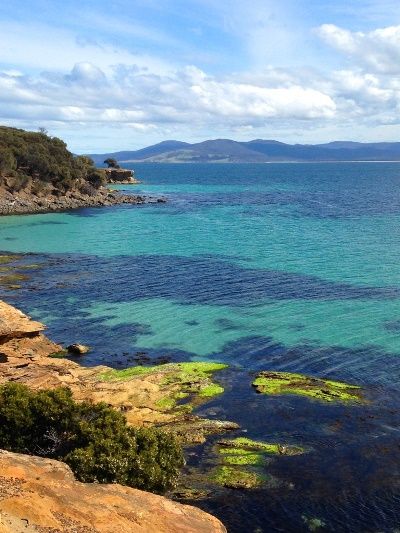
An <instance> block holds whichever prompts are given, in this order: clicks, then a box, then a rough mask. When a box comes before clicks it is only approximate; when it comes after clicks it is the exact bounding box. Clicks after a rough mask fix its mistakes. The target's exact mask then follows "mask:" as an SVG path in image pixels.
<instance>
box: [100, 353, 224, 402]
mask: <svg viewBox="0 0 400 533" xmlns="http://www.w3.org/2000/svg"><path fill="white" fill-rule="evenodd" d="M224 368H227V365H225V364H222V363H209V362H197V363H195V362H189V363H167V364H164V365H156V366H134V367H130V368H126V369H124V370H114V369H112V370H108V371H106V372H103V373H101V374H100V375H99V378H100V380H102V381H124V380H128V379H131V378H134V377H136V376H151V375H154V376H159V381H158V382H159V384H160V386H161V389H165V395H164V396H163V397H162V398H160V399H159V400H158V401H157V403H156V405H155V407H156V408H157V409H158V410H160V411H171V410H173V409H176V410H179V411H180V412H191V411H192V410H193V407H194V406H193V405H192V403H185V404H178V402H179V400H182V399H184V398H187V397H189V396H191V395H194V396H196V397H198V398H199V399H201V398H212V397H214V396H216V395H218V394H222V393H223V392H224V388H223V387H222V386H221V385H218V384H217V383H214V382H213V381H211V377H212V374H213V373H214V372H217V371H219V370H223V369H224Z"/></svg>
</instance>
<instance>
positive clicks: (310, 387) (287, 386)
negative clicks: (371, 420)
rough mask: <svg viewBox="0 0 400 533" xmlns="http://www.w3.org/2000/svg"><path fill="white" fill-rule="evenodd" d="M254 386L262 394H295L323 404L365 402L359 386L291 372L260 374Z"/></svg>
mask: <svg viewBox="0 0 400 533" xmlns="http://www.w3.org/2000/svg"><path fill="white" fill-rule="evenodd" d="M252 385H253V387H255V389H256V390H257V392H260V393H261V394H274V395H283V394H295V395H298V396H307V397H308V398H313V399H316V400H320V401H323V402H362V401H363V397H362V390H361V387H359V386H357V385H350V384H348V383H343V382H341V381H331V380H328V379H323V378H316V377H311V376H305V375H303V374H292V373H290V372H260V373H259V374H258V375H257V377H256V379H255V380H254V381H253V383H252Z"/></svg>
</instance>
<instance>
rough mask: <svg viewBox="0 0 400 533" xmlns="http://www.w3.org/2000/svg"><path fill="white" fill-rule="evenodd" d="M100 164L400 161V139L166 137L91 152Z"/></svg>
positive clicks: (95, 160) (92, 156) (91, 155)
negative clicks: (286, 140)
mask: <svg viewBox="0 0 400 533" xmlns="http://www.w3.org/2000/svg"><path fill="white" fill-rule="evenodd" d="M88 155H90V157H91V158H92V159H93V160H94V162H95V163H96V164H97V165H101V164H103V162H104V160H105V159H106V158H108V157H112V158H114V159H116V160H117V161H118V162H119V163H135V162H146V163H269V162H290V161H292V162H307V161H309V162H317V161H400V142H380V143H359V142H350V141H334V142H330V143H326V144H285V143H282V142H279V141H273V140H262V139H256V140H253V141H247V142H238V141H232V140H230V139H215V140H208V141H203V142H200V143H194V144H190V143H186V142H181V141H163V142H160V143H158V144H154V145H152V146H148V147H147V148H142V149H140V150H134V151H130V150H125V151H121V152H113V153H106V154H88Z"/></svg>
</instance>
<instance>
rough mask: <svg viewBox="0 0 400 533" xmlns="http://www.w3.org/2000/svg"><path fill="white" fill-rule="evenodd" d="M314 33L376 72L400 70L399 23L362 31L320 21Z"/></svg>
mask: <svg viewBox="0 0 400 533" xmlns="http://www.w3.org/2000/svg"><path fill="white" fill-rule="evenodd" d="M317 33H318V35H319V36H320V37H321V38H322V39H323V40H324V41H325V42H326V43H327V44H329V45H330V46H332V47H333V48H335V49H336V50H339V51H340V52H343V53H344V54H346V55H347V56H348V58H349V59H351V60H353V61H355V62H356V63H358V64H360V65H362V66H365V67H368V68H369V69H372V70H373V71H375V72H380V73H385V74H400V26H390V27H387V28H379V29H376V30H373V31H370V32H367V33H364V32H361V31H359V32H352V31H349V30H346V29H343V28H340V27H338V26H335V25H334V24H323V25H322V26H320V27H319V28H318V29H317Z"/></svg>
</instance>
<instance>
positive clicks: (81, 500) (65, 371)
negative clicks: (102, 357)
mask: <svg viewBox="0 0 400 533" xmlns="http://www.w3.org/2000/svg"><path fill="white" fill-rule="evenodd" d="M44 329H45V326H44V325H43V324H41V323H40V322H36V321H33V320H31V319H30V318H29V317H28V316H27V315H25V314H24V313H22V312H21V311H19V310H18V309H16V308H14V307H12V306H11V305H8V304H6V303H5V302H2V301H0V384H4V383H8V382H10V381H12V382H14V383H23V384H25V385H28V386H29V387H30V388H31V389H32V390H40V389H52V388H55V387H58V386H67V387H69V388H70V389H71V391H72V393H73V396H74V398H75V399H77V400H92V401H95V402H97V401H105V402H106V403H107V404H108V405H110V406H112V407H114V408H115V409H117V410H120V411H122V412H123V413H124V415H125V416H126V418H127V421H128V422H129V423H131V424H134V425H162V426H163V427H165V429H166V431H172V432H174V433H175V434H176V435H177V436H178V437H179V435H181V434H182V435H183V434H185V433H189V434H190V435H191V439H192V442H193V441H194V442H196V441H197V442H199V441H200V442H201V441H202V440H204V438H205V437H204V435H206V434H208V433H213V432H221V431H224V430H226V429H229V423H225V422H220V423H218V421H208V420H205V419H201V418H199V417H196V416H193V415H188V414H187V412H185V410H184V411H180V410H179V409H177V410H173V409H171V401H172V398H174V397H175V395H176V394H177V393H179V394H180V395H182V391H181V390H178V389H179V385H180V383H179V377H180V376H181V374H182V372H186V374H185V375H187V373H188V372H189V374H190V371H189V369H188V368H186V367H183V366H178V365H161V366H160V367H158V369H157V370H154V369H153V368H151V367H150V368H149V369H148V372H146V371H143V370H141V371H140V372H139V373H133V375H131V376H129V374H128V376H126V375H118V374H114V373H116V372H117V371H114V370H113V369H110V368H109V367H106V366H98V367H92V368H86V367H83V366H81V365H79V364H78V363H76V362H74V361H71V360H69V359H64V358H63V357H62V356H63V354H64V353H65V352H64V351H63V348H62V347H61V346H60V345H58V344H56V343H54V342H52V341H51V340H50V339H48V338H47V337H46V336H45V335H44V333H43V332H44ZM188 364H189V365H193V364H192V363H188ZM139 368H140V369H141V368H143V367H139ZM199 369H200V370H199V372H198V373H197V374H198V375H197V377H196V376H195V374H194V373H192V374H190V375H191V387H194V389H196V390H197V391H198V392H201V391H202V390H203V391H204V390H208V391H210V388H212V387H213V386H214V387H217V386H216V385H213V384H212V381H211V378H210V373H207V372H205V371H204V369H203V370H202V367H201V364H200V366H199ZM122 372H124V371H122ZM166 377H168V379H166ZM166 382H167V383H166ZM185 386H187V385H185ZM166 400H168V401H166ZM237 427H238V426H237V425H236V424H231V429H235V428H237ZM181 440H182V441H185V439H184V438H182V439H181ZM189 440H190V439H189ZM0 473H1V474H0V533H3V532H4V533H5V532H7V533H9V532H11V531H12V532H13V533H14V532H19V531H24V532H26V531H28V532H29V531H44V530H45V528H53V529H51V530H52V531H55V532H56V531H57V532H58V531H59V532H64V531H65V532H66V531H68V532H70V531H84V532H85V533H92V532H107V533H108V532H110V533H111V532H114V531H121V532H131V531H132V532H136V531H138V532H142V531H143V532H145V531H146V532H147V531H157V532H171V533H173V532H177V533H178V532H182V533H183V532H185V533H186V532H193V533H197V532H199V533H203V532H204V533H208V532H210V533H220V532H221V533H222V532H225V531H226V530H225V528H224V526H223V525H222V524H221V523H220V522H219V521H218V520H217V519H216V518H214V517H212V516H210V515H208V514H207V513H204V512H202V511H200V510H198V509H195V508H192V507H188V506H184V505H181V504H179V503H175V502H172V501H170V500H168V499H166V498H164V497H161V496H155V495H154V494H150V493H147V492H143V491H140V490H137V489H133V488H129V487H125V486H124V487H123V486H120V485H114V484H113V485H97V484H96V485H94V484H84V483H80V482H78V481H76V480H75V479H74V477H73V475H72V473H71V471H70V469H69V467H68V466H66V465H65V464H63V463H60V462H58V461H54V460H49V459H44V458H38V457H34V456H29V455H19V454H14V453H10V452H4V451H1V452H0ZM48 530H50V529H46V531H48Z"/></svg>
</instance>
